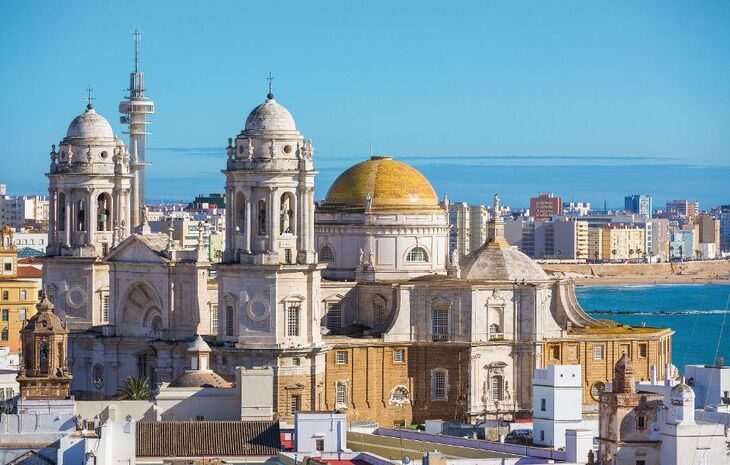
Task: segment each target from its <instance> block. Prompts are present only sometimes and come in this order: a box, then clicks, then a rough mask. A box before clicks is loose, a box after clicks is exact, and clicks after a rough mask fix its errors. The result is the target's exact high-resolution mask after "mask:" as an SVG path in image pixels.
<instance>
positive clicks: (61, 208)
mask: <svg viewBox="0 0 730 465" xmlns="http://www.w3.org/2000/svg"><path fill="white" fill-rule="evenodd" d="M56 208H57V210H56V212H57V213H56V217H57V218H58V222H57V223H58V224H57V225H56V228H58V230H59V231H65V230H66V194H64V193H63V192H61V193H60V194H58V206H57V207H56Z"/></svg>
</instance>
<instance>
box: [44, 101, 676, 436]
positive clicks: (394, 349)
mask: <svg viewBox="0 0 730 465" xmlns="http://www.w3.org/2000/svg"><path fill="white" fill-rule="evenodd" d="M58 147H59V148H58V149H56V148H55V147H54V149H53V151H52V152H51V168H50V171H49V173H48V177H49V193H50V195H51V199H52V200H51V214H50V221H49V222H50V239H49V247H48V251H47V256H46V257H45V266H44V273H45V275H44V284H45V288H46V290H47V292H48V295H49V299H50V300H51V301H52V302H53V303H54V304H55V306H56V311H57V313H58V314H59V316H60V317H61V318H62V319H63V320H64V321H65V322H66V326H67V327H68V328H69V329H70V330H71V334H70V336H69V368H70V369H71V371H72V373H73V379H72V381H71V391H72V392H73V393H74V394H75V395H76V396H77V397H81V398H108V397H111V396H113V395H114V393H115V392H116V390H117V387H118V386H119V385H120V384H121V383H122V382H123V381H124V380H125V379H126V378H127V377H129V376H143V377H147V378H148V379H149V381H150V383H151V385H154V384H157V383H174V382H175V380H176V379H179V377H181V376H183V375H184V373H185V371H186V369H187V368H188V360H187V352H186V351H187V347H188V344H189V343H190V342H191V341H194V340H196V338H197V337H198V336H204V337H205V338H206V340H207V342H208V344H209V345H210V350H211V354H210V368H212V369H213V370H214V371H215V372H216V373H218V374H219V375H221V376H222V377H223V378H225V379H226V380H227V381H233V380H235V373H236V367H239V366H242V367H246V368H247V369H251V370H254V369H257V368H260V369H265V370H267V372H270V373H272V374H273V383H272V385H273V392H272V393H271V398H272V405H273V411H274V412H275V416H276V418H279V419H281V420H284V421H289V420H291V419H292V416H293V413H294V412H296V411H299V410H304V411H306V410H333V409H336V410H340V411H343V412H346V413H347V415H348V417H349V419H351V420H369V421H375V422H378V423H380V424H381V425H394V424H406V423H411V422H422V421H423V420H425V419H428V418H443V419H453V420H460V421H474V420H478V419H484V418H514V417H518V416H520V415H527V414H529V409H530V406H531V382H532V373H533V370H534V369H535V368H543V367H545V366H546V365H548V364H551V363H575V364H580V365H582V366H583V376H584V380H583V383H584V401H585V402H586V403H590V402H595V400H596V399H597V398H598V397H599V396H600V393H601V392H602V389H603V387H605V384H604V383H605V382H606V381H607V380H608V379H609V378H610V374H611V371H612V367H613V366H614V364H615V361H616V360H618V358H619V357H620V356H621V355H622V354H627V356H629V357H631V358H632V359H634V360H636V362H635V368H636V371H637V373H639V376H641V375H644V376H645V377H647V378H648V377H649V371H650V367H652V366H654V367H656V368H657V375H658V376H663V373H664V370H665V369H666V368H665V367H666V366H667V365H668V364H669V363H671V349H670V342H671V335H672V332H671V330H668V329H660V328H644V327H642V328H632V327H628V326H622V325H617V324H616V323H613V322H610V321H605V320H595V319H593V318H592V317H590V316H589V315H588V314H587V313H586V312H584V311H583V309H581V307H580V305H579V304H578V302H577V300H576V298H575V294H574V290H573V283H572V282H570V281H568V280H565V279H562V278H560V277H555V276H550V275H548V274H547V273H546V272H545V271H543V269H542V268H541V267H540V266H539V265H538V264H536V263H535V262H534V261H533V260H531V259H530V258H528V257H527V256H526V255H524V254H523V253H521V252H519V251H518V250H517V249H516V248H514V247H511V246H509V245H508V244H507V242H506V241H505V240H504V234H503V227H504V226H503V223H502V219H501V217H500V215H499V214H497V215H494V216H495V217H494V218H492V220H491V221H490V224H489V239H488V240H487V242H486V243H485V244H484V245H483V246H482V247H481V248H479V249H478V250H475V251H473V252H471V253H470V254H468V255H466V256H464V257H463V258H461V259H460V260H459V259H457V257H458V256H459V254H458V253H455V254H454V255H453V257H450V256H449V254H448V232H449V223H448V207H449V205H448V201H447V200H446V199H444V200H439V198H438V196H437V195H436V192H435V190H434V189H433V187H432V186H431V184H430V183H429V181H428V180H427V179H426V178H425V177H424V176H423V175H421V174H420V173H419V172H418V171H417V170H415V169H414V168H412V167H410V166H408V165H407V164H405V163H402V162H399V161H397V160H394V159H392V158H391V157H384V156H378V157H372V158H370V159H369V160H365V161H363V162H361V163H358V164H356V165H354V166H353V167H351V168H349V169H348V170H346V171H345V172H344V173H342V175H341V176H340V177H339V178H338V179H337V180H336V181H335V182H334V184H333V185H332V187H331V188H330V190H329V192H328V193H327V196H326V198H325V199H324V200H323V201H322V202H320V203H319V204H315V201H314V186H315V176H316V174H317V171H316V169H315V162H314V147H313V144H312V141H311V139H307V138H305V137H304V136H303V135H302V134H301V133H300V132H299V131H298V130H297V127H296V124H295V121H294V118H293V117H292V115H291V113H290V112H289V111H288V110H287V109H286V108H285V107H284V106H282V105H281V104H279V103H278V102H277V101H276V100H275V99H274V96H273V95H272V94H271V93H269V95H268V96H267V98H266V100H265V101H264V103H262V104H260V105H258V106H257V107H256V108H254V109H253V111H251V112H250V114H249V115H248V117H247V118H246V120H245V123H244V127H243V129H242V131H241V132H240V133H239V134H238V135H237V136H236V137H235V138H231V139H229V142H228V147H227V150H226V152H227V160H226V161H225V166H224V167H223V168H224V169H223V174H224V176H225V191H226V206H227V208H226V238H225V244H226V245H225V252H224V255H223V261H222V263H221V264H219V265H216V266H215V269H214V270H213V269H212V268H213V267H212V266H211V264H210V263H209V262H208V260H207V257H206V254H205V253H203V250H202V237H201V238H200V239H199V241H198V246H197V248H195V249H181V248H180V247H179V246H178V245H176V243H175V241H174V240H173V239H172V236H173V234H172V233H173V231H172V225H171V226H170V231H168V233H167V234H164V233H157V234H153V233H151V232H150V230H149V227H148V225H147V224H146V210H145V207H144V205H141V204H140V203H139V202H137V201H136V200H135V199H136V197H135V196H133V195H130V192H135V191H136V192H143V191H144V188H143V186H136V185H135V183H140V182H144V177H143V176H137V175H136V174H137V171H136V170H138V169H139V167H140V165H141V164H140V163H138V161H139V160H138V157H137V156H136V155H135V154H134V153H132V154H130V153H129V151H128V150H127V148H126V146H125V145H124V143H123V142H121V141H120V140H119V139H117V138H116V137H115V136H114V135H113V133H112V131H111V127H110V125H109V123H108V122H107V121H106V120H105V119H104V118H103V117H101V116H100V115H98V114H97V113H96V112H95V110H94V109H93V107H91V105H89V107H88V108H87V110H86V112H84V113H83V114H82V115H79V116H78V117H77V118H76V119H74V121H73V122H72V123H71V126H70V127H69V129H68V132H67V135H66V137H65V138H64V139H63V140H62V141H61V143H60V145H59V146H58ZM493 208H494V211H495V212H499V211H500V205H499V199H498V197H496V196H495V198H494V206H493ZM132 212H139V215H138V218H139V221H138V222H137V220H134V219H133V215H132V214H131V213H132ZM133 223H138V224H133ZM212 271H214V273H212ZM213 309H214V310H213ZM211 312H217V313H216V315H212V314H211ZM215 317H217V322H218V324H217V330H214V329H213V325H212V320H213V319H214V318H215ZM241 382H244V383H245V382H246V381H245V378H244V379H243V380H242V381H241Z"/></svg>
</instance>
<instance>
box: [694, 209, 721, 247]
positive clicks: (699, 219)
mask: <svg viewBox="0 0 730 465" xmlns="http://www.w3.org/2000/svg"><path fill="white" fill-rule="evenodd" d="M694 224H696V225H697V226H698V227H699V234H700V238H699V242H700V244H714V248H715V250H716V251H718V250H720V219H718V218H715V217H713V216H712V215H710V214H707V213H700V214H699V215H697V216H696V217H695V219H694Z"/></svg>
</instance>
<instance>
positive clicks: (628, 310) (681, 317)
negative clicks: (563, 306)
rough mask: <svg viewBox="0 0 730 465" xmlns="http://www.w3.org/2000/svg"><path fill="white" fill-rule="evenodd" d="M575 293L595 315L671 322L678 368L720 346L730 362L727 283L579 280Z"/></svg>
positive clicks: (706, 359)
mask: <svg viewBox="0 0 730 465" xmlns="http://www.w3.org/2000/svg"><path fill="white" fill-rule="evenodd" d="M576 296H577V297H578V301H579V302H580V304H581V305H582V306H583V308H584V309H585V310H586V311H588V312H589V313H591V314H592V315H593V316H595V317H596V318H602V319H611V320H614V321H618V322H620V323H626V324H630V325H634V326H639V325H641V324H642V323H645V324H646V326H654V327H665V328H666V327H668V328H672V329H673V330H674V331H675V334H674V336H673V337H672V360H673V363H674V365H676V366H677V367H678V368H679V369H680V370H681V369H682V367H683V366H684V365H688V364H695V363H713V362H714V361H715V353H716V351H717V354H718V356H723V357H725V360H726V361H728V362H730V314H729V313H730V312H729V311H728V302H729V300H728V299H730V286H728V285H724V284H658V285H635V286H578V287H576Z"/></svg>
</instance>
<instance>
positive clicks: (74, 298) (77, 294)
mask: <svg viewBox="0 0 730 465" xmlns="http://www.w3.org/2000/svg"><path fill="white" fill-rule="evenodd" d="M66 302H67V303H68V304H69V305H70V306H71V307H74V308H79V307H82V306H83V305H84V304H85V303H86V292H85V291H84V290H83V289H82V288H80V287H78V286H75V287H72V288H71V289H69V290H68V292H67V293H66Z"/></svg>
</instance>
